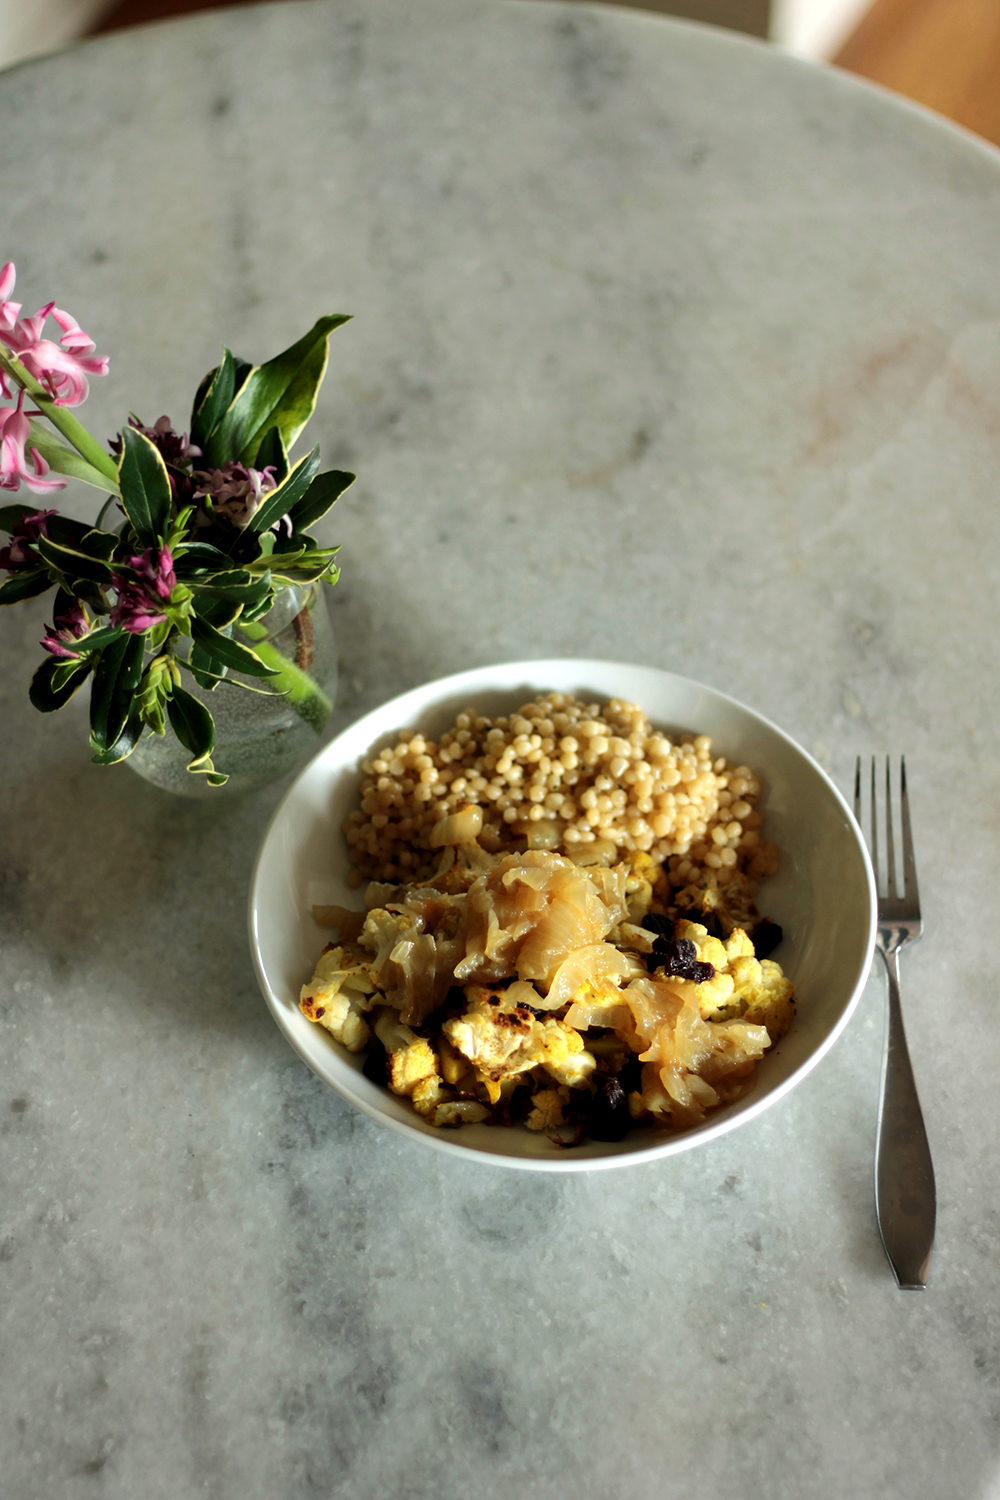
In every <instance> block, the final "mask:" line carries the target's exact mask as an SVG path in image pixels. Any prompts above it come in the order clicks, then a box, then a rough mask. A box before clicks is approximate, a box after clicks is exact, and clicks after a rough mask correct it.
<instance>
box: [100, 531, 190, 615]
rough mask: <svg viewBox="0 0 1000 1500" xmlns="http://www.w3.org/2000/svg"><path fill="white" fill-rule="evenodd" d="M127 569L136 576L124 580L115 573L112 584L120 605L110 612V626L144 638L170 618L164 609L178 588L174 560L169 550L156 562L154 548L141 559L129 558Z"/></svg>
mask: <svg viewBox="0 0 1000 1500" xmlns="http://www.w3.org/2000/svg"><path fill="white" fill-rule="evenodd" d="M127 567H128V568H129V569H130V570H131V571H132V573H133V574H134V575H135V576H134V577H133V578H125V577H123V576H122V574H120V573H112V575H111V582H112V583H113V585H114V587H115V588H116V589H117V591H118V602H117V603H116V604H115V607H114V609H113V610H112V611H111V624H112V625H122V626H124V628H125V629H126V630H128V631H131V633H132V634H133V635H142V634H143V632H144V631H147V630H152V629H153V627H154V626H155V625H162V624H163V622H164V620H165V619H166V618H167V615H166V610H165V608H164V606H165V605H167V604H169V603H170V596H171V595H172V593H173V591H174V589H175V588H176V586H177V577H176V574H175V573H174V560H173V557H172V556H171V554H170V549H169V547H163V548H161V549H160V554H159V557H158V558H157V560H156V561H155V562H154V561H153V548H152V547H147V548H146V551H145V552H143V553H142V554H141V556H136V557H130V558H129V559H128V563H127Z"/></svg>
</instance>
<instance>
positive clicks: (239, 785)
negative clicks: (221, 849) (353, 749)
mask: <svg viewBox="0 0 1000 1500" xmlns="http://www.w3.org/2000/svg"><path fill="white" fill-rule="evenodd" d="M233 636H234V638H235V639H236V640H238V641H241V642H242V643H243V644H244V645H247V646H250V647H252V649H253V650H254V651H256V653H257V655H258V656H259V657H261V659H262V660H263V661H264V663H265V665H266V666H269V667H273V668H276V669H277V672H278V676H276V677H267V678H260V677H245V676H243V674H242V673H239V672H230V673H229V674H228V675H227V677H226V678H225V679H224V680H223V681H222V682H220V683H218V684H217V686H216V687H215V689H214V690H213V691H212V692H205V691H204V689H202V688H200V687H198V685H197V684H196V683H195V681H194V679H193V678H192V677H191V674H190V673H189V672H188V671H187V670H186V669H184V668H182V676H183V682H184V687H185V688H186V689H187V690H188V692H190V693H193V694H194V696H195V697H196V698H198V699H200V701H201V702H202V703H204V705H205V707H206V708H207V709H208V710H209V712H210V713H211V715H212V718H213V719H214V720H215V749H214V751H213V752H212V759H213V761H214V763H215V768H216V770H217V771H224V772H226V773H227V775H228V776H229V780H228V781H227V782H226V783H225V785H224V786H221V787H213V786H209V785H208V784H207V781H206V778H205V777H204V776H203V775H192V774H191V773H190V772H189V771H188V770H187V765H188V762H189V761H190V759H191V755H190V753H189V752H188V751H187V750H185V748H184V746H183V745H182V744H181V743H180V741H179V740H178V739H177V738H176V736H175V735H174V734H173V732H172V731H171V729H170V728H169V725H168V727H167V732H166V734H165V735H157V734H153V733H152V731H147V732H146V734H144V735H143V737H142V739H141V740H140V741H139V743H138V745H137V746H136V747H135V749H134V750H133V752H132V754H131V755H130V756H129V758H128V760H127V761H126V762H125V764H126V765H129V766H131V767H132V769H133V771H135V772H137V774H138V775H139V776H142V777H144V778H145V780H146V781H151V782H152V783H153V784H154V786H158V787H162V788H163V789H164V791H168V792H176V793H179V795H181V796H182V797H216V798H217V797H224V796H226V795H227V794H229V795H232V794H233V793H236V794H237V795H239V794H241V793H245V792H251V791H253V790H255V788H257V787H261V786H265V785H266V784H267V783H268V782H269V781H274V780H276V779H277V778H278V777H279V776H283V775H284V774H285V772H286V771H290V770H291V768H292V767H293V766H294V765H295V763H296V762H297V761H298V760H300V759H302V758H304V757H305V756H306V755H307V754H309V753H310V752H311V751H313V750H315V749H316V747H317V745H318V743H319V735H320V733H321V731H322V729H323V726H324V725H325V724H326V721H327V719H328V718H329V717H330V714H331V712H332V710H333V703H334V698H335V696H336V690H337V652H336V646H335V643H334V636H333V626H332V625H331V623H330V615H329V611H328V609H327V603H326V585H325V584H321V583H314V584H308V585H305V586H302V587H286V588H283V589H281V590H279V592H278V593H277V595H276V596H275V601H274V605H273V606H272V608H271V609H270V610H269V612H268V613H267V614H266V615H264V616H263V617H262V618H261V619H260V620H257V621H254V622H253V623H251V624H245V625H242V626H241V625H240V623H239V621H237V623H236V625H235V626H234V627H233ZM234 679H235V680H234ZM238 684H244V685H243V686H239V685H238ZM262 688H263V690H264V691H263V692H262V691H261V689H262ZM248 689H250V690H249V691H248Z"/></svg>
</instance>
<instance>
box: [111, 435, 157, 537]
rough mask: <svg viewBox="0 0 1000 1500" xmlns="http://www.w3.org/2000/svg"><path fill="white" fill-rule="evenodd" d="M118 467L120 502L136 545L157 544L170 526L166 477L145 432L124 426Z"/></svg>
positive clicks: (154, 447)
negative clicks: (137, 539) (134, 536)
mask: <svg viewBox="0 0 1000 1500" xmlns="http://www.w3.org/2000/svg"><path fill="white" fill-rule="evenodd" d="M122 438H123V443H122V456H121V461H120V463H119V466H118V480H119V483H120V485H121V492H122V504H123V505H124V507H125V513H126V515H127V516H128V518H129V520H130V521H131V523H132V527H133V529H134V531H135V534H136V536H137V537H138V538H139V542H140V545H141V546H143V547H160V546H162V544H163V539H164V537H165V536H166V534H167V527H168V526H169V525H170V479H169V476H168V474H167V466H166V464H165V463H164V462H163V459H162V458H161V457H160V453H159V450H158V449H157V448H156V446H155V445H154V444H153V443H151V442H150V440H149V438H148V437H146V435H145V433H142V432H139V431H138V429H137V428H135V427H126V428H125V429H124V431H123V433H122Z"/></svg>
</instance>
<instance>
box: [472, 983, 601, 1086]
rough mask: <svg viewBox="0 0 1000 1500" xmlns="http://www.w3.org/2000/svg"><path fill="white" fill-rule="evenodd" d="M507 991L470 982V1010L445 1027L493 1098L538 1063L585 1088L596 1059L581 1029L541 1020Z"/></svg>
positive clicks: (553, 1021) (553, 1074)
mask: <svg viewBox="0 0 1000 1500" xmlns="http://www.w3.org/2000/svg"><path fill="white" fill-rule="evenodd" d="M512 989H516V987H514V986H512ZM507 993H508V992H506V991H504V990H491V989H486V988H483V987H480V986H478V985H470V986H469V987H468V989H467V991H466V995H467V997H468V999H469V1002H470V1003H469V1009H468V1010H467V1011H466V1012H465V1014H464V1015H462V1016H459V1017H457V1018H456V1019H454V1020H451V1021H446V1022H445V1023H444V1027H443V1030H444V1034H445V1036H446V1037H447V1039H448V1041H449V1042H450V1043H451V1045H452V1046H453V1047H454V1048H455V1049H456V1051H458V1052H460V1053H461V1054H462V1056H463V1057H466V1058H468V1060H469V1062H471V1063H472V1065H473V1067H474V1069H475V1071H476V1077H477V1079H478V1080H479V1082H480V1083H482V1084H483V1085H484V1087H485V1088H486V1091H487V1093H488V1094H489V1098H490V1102H491V1103H492V1104H495V1103H496V1102H497V1100H498V1099H499V1097H500V1084H501V1083H502V1082H503V1081H504V1080H505V1079H509V1078H514V1077H516V1076H517V1075H518V1074H520V1073H526V1072H528V1070H529V1069H530V1068H536V1067H543V1068H544V1069H545V1070H546V1072H548V1073H550V1074H551V1075H552V1077H553V1078H555V1079H556V1080H557V1082H559V1083H564V1084H568V1085H569V1086H570V1087H571V1088H581V1087H582V1086H583V1084H585V1083H586V1081H587V1079H588V1078H589V1077H590V1075H591V1073H592V1072H593V1071H594V1068H595V1066H596V1063H595V1060H594V1057H593V1056H592V1054H591V1053H589V1052H588V1051H586V1049H585V1047H584V1043H583V1038H582V1037H581V1035H580V1033H579V1032H578V1031H574V1030H573V1028H572V1027H571V1026H567V1025H566V1024H565V1022H563V1021H557V1020H554V1019H552V1018H548V1019H546V1020H544V1021H539V1020H536V1018H535V1017H534V1016H533V1015H532V1013H531V1011H530V1010H529V1008H528V1007H527V1006H526V1005H523V1004H522V1005H516V1004H515V1005H512V1004H511V1003H510V1001H509V1000H508V999H507Z"/></svg>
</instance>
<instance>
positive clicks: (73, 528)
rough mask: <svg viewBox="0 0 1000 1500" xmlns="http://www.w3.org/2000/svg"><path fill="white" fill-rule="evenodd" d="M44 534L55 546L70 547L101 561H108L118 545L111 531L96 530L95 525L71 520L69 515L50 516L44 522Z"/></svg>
mask: <svg viewBox="0 0 1000 1500" xmlns="http://www.w3.org/2000/svg"><path fill="white" fill-rule="evenodd" d="M45 535H46V537H47V538H48V540H49V541H50V542H55V544H56V546H57V547H71V548H72V549H73V550H74V551H77V552H85V553H86V554H87V556H88V557H99V558H100V559H101V560H102V561H103V562H110V560H111V558H112V557H113V556H114V553H115V548H116V547H117V546H118V537H116V536H115V534H114V533H113V532H111V531H98V529H97V528H96V526H90V525H88V524H87V522H86V521H73V520H71V519H70V517H69V516H50V517H49V519H48V521H47V522H46V523H45Z"/></svg>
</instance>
